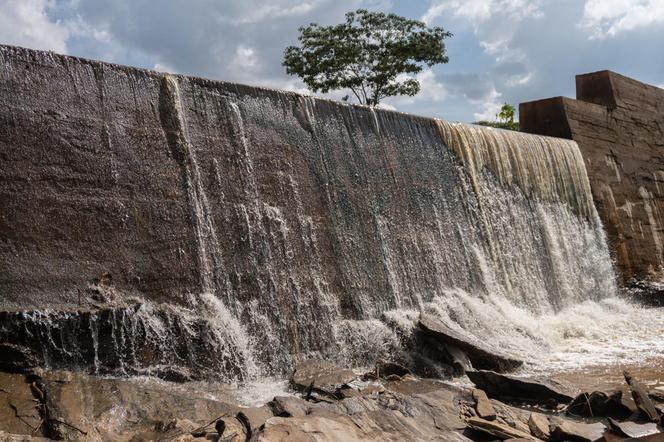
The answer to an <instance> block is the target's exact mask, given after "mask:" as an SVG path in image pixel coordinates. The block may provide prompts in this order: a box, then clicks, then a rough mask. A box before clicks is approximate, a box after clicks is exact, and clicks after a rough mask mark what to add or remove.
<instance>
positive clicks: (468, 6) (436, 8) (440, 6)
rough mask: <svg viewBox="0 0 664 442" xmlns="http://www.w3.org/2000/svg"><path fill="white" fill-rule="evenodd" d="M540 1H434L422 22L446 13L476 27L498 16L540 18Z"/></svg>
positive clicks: (515, 18)
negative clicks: (448, 12)
mask: <svg viewBox="0 0 664 442" xmlns="http://www.w3.org/2000/svg"><path fill="white" fill-rule="evenodd" d="M539 6H540V0H434V1H432V2H431V5H430V6H429V9H427V11H426V12H425V13H424V15H423V16H422V21H423V22H425V23H429V24H430V23H432V22H433V21H434V20H436V19H437V18H438V17H440V16H442V15H443V14H444V13H445V12H447V11H450V12H451V13H452V15H454V16H456V17H459V18H464V19H466V20H469V21H470V22H471V23H472V24H474V25H475V26H478V25H480V24H481V23H482V22H484V21H487V20H488V19H490V18H491V17H492V16H494V15H496V14H501V15H506V16H508V17H509V18H511V19H514V20H522V19H524V18H526V17H533V16H540V15H541V12H540V9H539Z"/></svg>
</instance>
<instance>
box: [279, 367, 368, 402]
mask: <svg viewBox="0 0 664 442" xmlns="http://www.w3.org/2000/svg"><path fill="white" fill-rule="evenodd" d="M355 378H356V376H355V373H353V371H352V370H349V369H347V368H341V367H338V366H336V365H334V364H332V363H330V362H327V361H321V360H318V359H311V360H308V361H305V362H302V363H299V364H297V365H296V366H295V372H294V373H293V377H292V379H291V384H292V385H293V387H294V388H295V389H297V390H300V391H304V392H306V393H310V392H311V391H314V390H315V391H319V392H322V393H325V394H328V395H336V393H337V390H338V389H340V388H341V387H342V386H343V385H346V384H347V383H349V382H351V381H352V380H354V379H355Z"/></svg>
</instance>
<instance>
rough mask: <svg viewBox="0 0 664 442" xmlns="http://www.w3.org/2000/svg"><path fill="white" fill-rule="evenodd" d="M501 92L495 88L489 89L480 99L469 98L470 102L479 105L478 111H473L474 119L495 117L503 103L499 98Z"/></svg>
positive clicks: (487, 119) (480, 119) (486, 119)
mask: <svg viewBox="0 0 664 442" xmlns="http://www.w3.org/2000/svg"><path fill="white" fill-rule="evenodd" d="M502 95H503V94H501V93H500V92H498V91H497V90H496V89H495V88H494V89H492V90H491V91H489V93H488V95H487V96H485V97H484V98H483V99H482V100H470V101H471V103H473V104H475V105H476V106H477V107H479V111H477V112H475V113H474V114H473V116H474V117H475V121H482V120H485V121H493V120H495V119H496V115H497V114H498V112H500V108H501V106H502V105H503V104H502V103H501V102H500V100H499V98H500V97H502Z"/></svg>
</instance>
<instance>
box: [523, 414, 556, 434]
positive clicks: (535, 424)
mask: <svg viewBox="0 0 664 442" xmlns="http://www.w3.org/2000/svg"><path fill="white" fill-rule="evenodd" d="M528 428H529V429H530V433H531V434H532V435H533V436H535V437H537V438H539V439H542V440H549V439H550V438H551V430H550V428H549V419H548V418H547V417H546V416H545V415H543V414H540V413H530V417H529V418H528Z"/></svg>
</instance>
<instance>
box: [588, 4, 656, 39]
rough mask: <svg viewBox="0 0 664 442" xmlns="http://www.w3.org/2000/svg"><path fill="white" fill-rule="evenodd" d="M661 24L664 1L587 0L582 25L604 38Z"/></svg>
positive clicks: (593, 34)
mask: <svg viewBox="0 0 664 442" xmlns="http://www.w3.org/2000/svg"><path fill="white" fill-rule="evenodd" d="M657 23H664V1H662V0H587V1H586V4H585V7H584V10H583V18H582V19H581V22H580V23H579V24H580V26H581V27H583V28H586V29H588V30H590V32H591V35H590V37H591V38H598V39H602V38H606V37H615V36H616V35H618V34H620V33H622V32H626V31H630V30H633V29H637V28H640V27H644V26H648V25H652V24H657Z"/></svg>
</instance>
